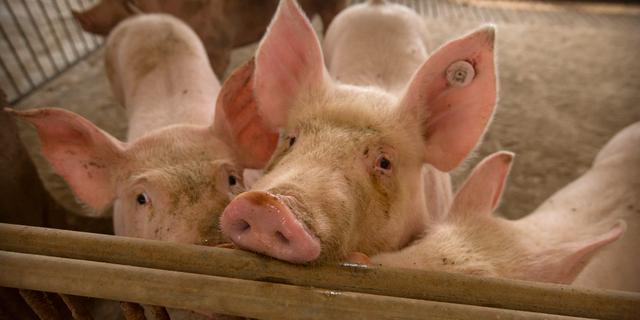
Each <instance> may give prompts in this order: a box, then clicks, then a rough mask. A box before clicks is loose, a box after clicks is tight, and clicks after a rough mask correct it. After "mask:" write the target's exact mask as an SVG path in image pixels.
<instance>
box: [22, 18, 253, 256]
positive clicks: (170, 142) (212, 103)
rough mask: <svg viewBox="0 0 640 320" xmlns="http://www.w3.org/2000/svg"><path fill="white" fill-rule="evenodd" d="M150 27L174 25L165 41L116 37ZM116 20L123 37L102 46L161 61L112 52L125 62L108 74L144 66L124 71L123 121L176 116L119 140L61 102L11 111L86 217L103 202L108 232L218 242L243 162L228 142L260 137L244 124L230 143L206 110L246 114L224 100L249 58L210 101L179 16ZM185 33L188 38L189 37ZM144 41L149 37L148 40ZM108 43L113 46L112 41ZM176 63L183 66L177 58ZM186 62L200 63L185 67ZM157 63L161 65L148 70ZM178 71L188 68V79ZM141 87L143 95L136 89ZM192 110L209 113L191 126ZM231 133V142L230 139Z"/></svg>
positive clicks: (237, 86)
mask: <svg viewBox="0 0 640 320" xmlns="http://www.w3.org/2000/svg"><path fill="white" fill-rule="evenodd" d="M159 22H162V24H160V23H159ZM150 24H151V25H153V26H155V29H154V30H155V31H154V32H156V33H158V34H160V35H162V34H165V33H167V32H169V31H172V32H174V33H173V37H174V38H172V39H174V40H175V41H164V40H163V39H164V38H163V37H162V36H157V37H155V36H149V37H146V40H147V41H146V42H143V43H136V42H137V41H135V39H137V38H135V37H133V38H126V37H125V36H126V35H127V34H129V35H139V34H140V33H141V32H142V31H144V30H145V29H144V28H146V27H148V26H149V25H150ZM122 27H123V28H129V29H128V30H127V31H126V32H122V33H114V36H118V34H119V35H120V36H122V37H123V39H122V41H109V42H110V43H111V44H112V45H115V46H136V45H140V46H143V47H147V48H151V49H153V50H158V51H159V52H163V53H165V54H164V55H163V57H164V60H162V61H156V62H157V63H156V64H153V65H150V62H151V61H155V60H153V59H144V57H150V56H151V55H153V54H155V55H157V54H158V52H155V53H154V52H145V51H144V50H140V51H136V50H131V51H132V52H136V54H135V55H134V57H129V58H125V57H126V55H125V54H123V55H120V56H119V57H120V58H121V59H125V60H124V61H120V62H122V63H124V64H127V65H128V66H129V67H130V68H129V70H126V69H120V68H113V69H114V70H115V72H116V74H114V75H113V78H114V79H115V78H117V79H124V78H127V77H125V76H122V77H120V76H119V75H118V74H117V73H120V72H125V73H126V72H129V73H135V72H138V73H139V71H140V67H141V66H139V65H138V64H143V66H144V67H146V69H145V70H146V73H145V76H140V74H138V76H140V77H137V78H136V77H129V78H136V79H138V81H137V82H136V81H132V82H129V83H126V84H125V87H126V88H123V92H124V95H123V96H122V98H123V101H124V102H125V106H126V107H127V109H128V111H130V110H129V109H132V110H137V111H140V110H141V111H142V113H141V115H140V116H138V117H132V118H130V123H129V126H130V127H131V126H138V127H142V125H141V124H147V125H148V124H150V123H151V124H156V123H158V122H157V121H154V119H153V118H154V117H162V116H167V115H169V116H168V117H169V118H170V119H173V120H175V119H182V120H183V121H182V122H180V121H177V123H176V121H173V123H171V124H169V125H160V126H151V127H147V128H146V130H145V129H140V130H138V131H137V132H139V133H140V134H136V135H134V137H132V139H131V140H129V141H128V142H122V141H119V140H117V139H116V138H114V137H113V136H111V135H109V134H108V133H106V132H104V131H102V130H100V129H99V128H97V127H96V126H95V125H93V124H92V123H91V122H89V121H88V120H86V119H84V118H83V117H81V116H79V115H77V114H74V113H72V112H69V111H66V110H63V109H56V108H45V109H37V110H29V111H21V112H17V111H16V112H13V113H14V114H16V115H18V116H19V117H20V118H22V119H24V120H26V121H28V122H30V123H31V124H33V125H34V126H35V127H36V129H37V131H38V135H39V137H40V140H41V142H42V150H43V154H44V156H45V157H46V158H47V159H48V160H49V162H50V163H51V165H52V166H53V167H54V169H55V170H56V172H57V173H58V174H60V175H61V176H62V177H63V178H64V179H65V180H66V181H67V183H68V184H69V186H70V187H71V189H72V190H73V191H74V193H75V195H76V196H77V198H78V199H79V200H80V201H82V202H83V203H85V204H86V205H87V206H88V207H89V208H90V209H92V210H91V211H92V212H88V213H87V214H94V215H101V214H103V213H104V212H105V209H107V208H108V207H110V206H113V208H114V228H115V233H116V234H117V235H125V236H134V237H142V238H151V239H158V240H168V241H174V242H185V243H196V244H211V245H214V244H218V243H221V242H223V236H222V234H221V233H220V231H219V226H218V222H219V216H220V214H221V213H222V210H223V209H224V207H225V206H226V205H227V204H228V203H229V201H230V199H231V198H233V197H234V196H235V195H236V194H239V193H240V192H242V191H243V189H244V187H243V183H242V178H241V177H242V170H243V168H244V167H251V162H250V161H249V160H247V161H243V158H242V157H240V156H237V154H239V153H240V152H239V151H240V149H238V148H240V147H241V146H242V143H243V142H242V141H245V142H246V143H256V142H260V139H261V137H262V135H260V133H259V132H258V133H257V135H258V136H257V137H256V135H255V134H254V133H255V131H252V132H249V133H245V134H244V135H242V137H241V138H242V139H244V140H242V139H239V138H236V137H234V139H235V140H231V139H230V138H228V137H230V134H227V133H226V130H227V128H226V127H223V126H220V125H216V124H213V121H214V119H213V118H212V117H211V115H212V114H213V109H214V108H216V107H217V109H218V110H219V116H220V117H227V118H233V117H234V115H237V114H238V113H240V114H241V115H243V116H246V115H249V114H250V112H251V108H246V106H244V105H243V109H242V110H236V109H234V107H233V104H234V103H236V99H237V97H241V96H243V92H244V91H246V90H247V87H246V83H247V81H248V79H249V76H250V75H252V74H253V64H252V63H251V62H250V63H248V64H246V65H244V66H243V67H241V68H239V69H238V71H237V72H235V73H234V74H232V75H231V76H230V77H229V79H228V80H227V82H225V84H224V85H223V87H222V94H220V95H219V96H218V100H217V101H216V95H217V91H215V92H213V93H211V90H210V89H209V88H210V87H211V86H212V85H216V83H217V82H216V83H213V82H210V83H204V82H202V81H193V80H194V79H202V78H203V76H205V77H204V78H207V79H210V80H211V81H216V80H215V76H214V75H213V73H212V72H211V70H210V69H209V68H208V63H207V61H206V54H205V53H204V50H203V49H202V45H200V44H198V43H197V42H199V40H198V38H197V37H195V35H193V34H192V32H191V31H190V30H189V28H188V27H186V26H184V25H183V24H182V22H180V21H179V20H177V19H174V18H170V17H168V16H162V15H155V16H151V15H148V16H140V18H136V19H132V20H130V21H128V22H127V24H126V25H124V24H123V25H122ZM167 28H169V29H171V30H167ZM127 39H130V40H131V39H133V40H132V41H128V40H127ZM176 39H178V40H181V41H177V40H176ZM190 39H195V41H196V43H194V42H193V41H190ZM153 41H156V42H154V43H150V42H153ZM166 46H171V48H173V49H172V50H169V49H168V48H165V47H166ZM175 46H182V47H183V48H181V49H177V48H175ZM185 46H186V47H185ZM108 50H115V51H118V50H117V49H116V48H113V47H110V48H108ZM123 50H124V49H123ZM125 51H126V50H125ZM121 52H124V51H121ZM168 52H172V53H173V54H168ZM194 52H195V53H196V54H194ZM184 55H186V56H184ZM183 58H184V59H183ZM127 59H128V60H127ZM184 61H187V63H190V64H191V65H186V64H183V62H184ZM193 64H196V65H198V66H202V65H204V67H200V68H193ZM143 69H144V68H143ZM159 69H162V70H169V71H168V73H163V72H155V71H154V70H159ZM136 70H137V71H136ZM185 72H186V73H188V74H190V75H191V77H192V78H191V81H190V80H189V79H188V76H185V75H184V73H185ZM203 73H204V75H203ZM207 74H208V75H207ZM171 81H174V82H175V83H173V85H175V86H176V88H174V89H175V90H174V91H168V90H158V87H157V86H155V85H156V84H158V83H159V84H166V83H170V82H171ZM136 85H137V86H136ZM131 86H136V89H135V90H130V89H131V88H130V87H131ZM249 89H250V88H249ZM145 90H148V91H149V92H147V93H145V92H143V91H145ZM185 91H189V92H207V93H210V94H207V95H205V98H204V100H203V99H202V97H198V98H196V99H194V98H190V97H193V96H194V95H185V94H183V92H185ZM231 91H233V92H231ZM171 92H175V94H176V95H178V98H179V99H174V98H176V97H174V96H173V94H172V93H171ZM149 93H152V94H149ZM141 97H142V98H141ZM145 97H146V98H145ZM172 101H176V104H172V103H171V102H172ZM207 110H209V111H207ZM240 111H242V112H240ZM167 112H169V113H167ZM194 112H195V113H196V114H198V115H201V114H204V115H209V117H206V116H201V117H200V118H203V119H200V120H199V122H198V123H193V121H190V120H188V119H191V118H192V117H190V116H189V114H190V113H194ZM134 114H136V113H135V112H134ZM138 114H140V113H138ZM149 118H150V119H151V120H148V119H149ZM245 118H246V117H245ZM245 118H242V119H245ZM185 119H187V120H185ZM201 122H203V123H204V124H202V123H201ZM227 122H232V121H231V120H230V121H227ZM161 123H162V122H161ZM207 123H208V124H207ZM217 123H226V122H223V121H218V122H217ZM236 127H238V126H236ZM254 128H255V126H254ZM236 140H241V141H240V142H239V143H236Z"/></svg>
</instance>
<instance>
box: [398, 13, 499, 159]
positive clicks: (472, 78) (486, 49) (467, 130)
mask: <svg viewBox="0 0 640 320" xmlns="http://www.w3.org/2000/svg"><path fill="white" fill-rule="evenodd" d="M494 39H495V28H494V27H493V26H485V27H483V28H480V29H479V30H477V31H475V32H473V33H471V34H469V35H467V36H465V37H462V38H460V39H457V40H454V41H451V42H449V43H447V44H445V45H444V46H443V47H441V48H440V49H439V50H437V51H436V52H435V53H434V54H433V55H432V56H431V57H429V58H428V59H427V61H426V62H425V63H424V64H423V65H422V66H421V67H420V69H418V71H417V72H416V73H415V74H414V76H413V79H412V80H411V82H410V83H409V86H408V87H407V90H406V92H405V95H404V97H403V100H402V107H403V111H405V112H407V113H408V114H410V115H415V116H417V117H418V119H421V121H422V122H421V130H422V138H423V140H424V144H425V149H424V154H425V161H426V162H427V163H430V164H432V165H433V166H434V167H436V168H438V169H439V170H441V171H445V172H447V171H450V170H452V169H453V168H455V167H457V166H458V164H460V162H461V161H462V160H463V159H464V158H465V157H466V156H467V154H469V152H470V151H471V150H472V149H473V148H474V147H475V145H476V144H477V142H478V140H479V139H480V137H481V136H482V134H483V133H484V130H485V127H486V126H487V123H488V122H489V120H490V119H491V116H492V114H493V110H494V107H495V104H496V73H495V67H494Z"/></svg>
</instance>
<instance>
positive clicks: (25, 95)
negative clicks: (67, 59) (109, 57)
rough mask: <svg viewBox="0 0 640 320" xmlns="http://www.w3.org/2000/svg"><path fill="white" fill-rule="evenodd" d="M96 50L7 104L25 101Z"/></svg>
mask: <svg viewBox="0 0 640 320" xmlns="http://www.w3.org/2000/svg"><path fill="white" fill-rule="evenodd" d="M96 50H98V48H95V49H93V50H91V51H90V52H87V53H86V54H85V55H83V56H81V57H79V58H77V59H76V60H74V61H73V62H71V63H70V64H69V65H67V66H66V67H65V69H64V70H62V71H63V72H60V73H56V74H55V75H53V76H52V77H50V78H48V79H45V80H44V81H42V82H40V83H38V84H37V85H36V86H34V87H32V88H31V90H30V91H28V92H26V93H23V94H21V95H20V96H18V97H17V98H15V99H13V100H11V101H9V103H11V104H17V103H19V102H20V101H21V100H22V99H25V98H26V97H28V96H29V95H30V94H31V93H33V92H35V91H37V90H38V89H40V88H42V87H44V86H45V85H47V84H48V83H49V82H51V81H53V80H55V79H57V78H58V77H60V76H61V75H63V74H64V71H66V70H69V69H70V68H72V67H74V66H75V65H76V64H78V63H80V62H81V61H83V60H84V59H85V58H86V57H88V56H89V55H90V54H92V53H94V52H95V51H96Z"/></svg>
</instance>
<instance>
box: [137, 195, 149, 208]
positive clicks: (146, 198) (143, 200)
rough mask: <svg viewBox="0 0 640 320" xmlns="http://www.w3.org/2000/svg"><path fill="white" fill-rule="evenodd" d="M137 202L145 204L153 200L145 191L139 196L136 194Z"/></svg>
mask: <svg viewBox="0 0 640 320" xmlns="http://www.w3.org/2000/svg"><path fill="white" fill-rule="evenodd" d="M136 202H137V203H138V204H139V205H142V206H143V205H145V204H149V202H151V201H150V200H149V196H147V194H146V193H144V192H143V193H140V194H138V196H136Z"/></svg>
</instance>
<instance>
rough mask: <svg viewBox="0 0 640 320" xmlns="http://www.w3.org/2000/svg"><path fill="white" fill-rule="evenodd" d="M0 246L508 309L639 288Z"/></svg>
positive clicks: (592, 299)
mask: <svg viewBox="0 0 640 320" xmlns="http://www.w3.org/2000/svg"><path fill="white" fill-rule="evenodd" d="M0 239H2V241H0V250H7V251H15V252H24V253H34V254H43V255H51V256H59V257H68V258H74V259H83V260H92V261H101V262H109V263H117V264H127V265H133V266H140V267H147V268H156V269H165V270H174V271H183V272H190V273H199V274H207V275H215V276H222V277H230V278H238V279H247V280H258V281H269V282H275V283H285V284H294V285H300V286H313V287H317V288H326V289H333V290H344V291H353V292H362V293H370V294H380V295H387V296H394V297H403V298H411V299H424V300H431V301H441V302H449V303H458V304H468V305H477V306H487V307H497V308H503V309H512V310H523V311H531V312H540V313H549V314H561V315H568V316H579V317H592V318H599V319H633V318H636V317H637V315H638V314H640V294H638V293H631V292H620V291H611V290H593V289H586V288H577V287H571V286H564V285H555V284H546V283H536V282H527V281H516V280H508V279H497V278H483V277H474V276H466V275H454V274H448V273H442V272H427V271H419V270H409V269H393V268H371V267H364V266H358V265H342V266H333V265H332V266H302V265H293V264H289V263H285V262H280V261H277V260H274V259H271V258H268V257H262V256H259V255H255V254H252V253H249V252H244V251H239V250H229V249H220V248H209V247H204V246H194V245H184V244H176V243H168V242H161V241H153V240H144V239H135V238H125V237H116V236H106V235H99V234H91V233H82V232H73V231H65V230H57V229H46V228H37V227H27V226H17V225H9V224H0Z"/></svg>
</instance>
